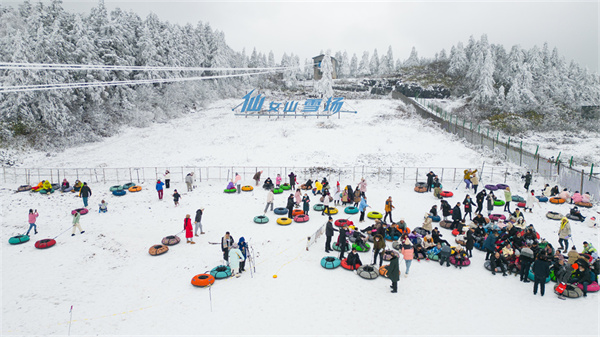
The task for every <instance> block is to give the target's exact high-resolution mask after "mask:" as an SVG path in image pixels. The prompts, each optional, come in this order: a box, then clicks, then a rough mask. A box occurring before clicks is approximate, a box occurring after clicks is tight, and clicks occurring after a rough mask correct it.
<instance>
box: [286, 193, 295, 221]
mask: <svg viewBox="0 0 600 337" xmlns="http://www.w3.org/2000/svg"><path fill="white" fill-rule="evenodd" d="M286 208H287V209H288V218H290V219H293V218H292V211H293V210H294V195H293V194H291V193H290V196H289V197H288V199H287V206H286Z"/></svg>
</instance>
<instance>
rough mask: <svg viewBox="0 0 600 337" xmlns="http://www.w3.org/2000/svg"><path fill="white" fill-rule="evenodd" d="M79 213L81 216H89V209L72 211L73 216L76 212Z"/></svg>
mask: <svg viewBox="0 0 600 337" xmlns="http://www.w3.org/2000/svg"><path fill="white" fill-rule="evenodd" d="M77 211H78V212H79V214H80V215H84V214H88V212H89V211H88V209H87V208H77V209H74V210H72V211H71V215H75V212H77Z"/></svg>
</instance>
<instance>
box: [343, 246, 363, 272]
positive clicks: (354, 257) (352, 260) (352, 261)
mask: <svg viewBox="0 0 600 337" xmlns="http://www.w3.org/2000/svg"><path fill="white" fill-rule="evenodd" d="M346 263H348V265H349V266H350V267H352V270H354V269H355V268H356V265H359V266H362V262H361V261H360V257H359V256H358V253H357V252H356V248H352V251H351V252H350V253H349V254H348V258H347V259H346Z"/></svg>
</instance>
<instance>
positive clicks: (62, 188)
mask: <svg viewBox="0 0 600 337" xmlns="http://www.w3.org/2000/svg"><path fill="white" fill-rule="evenodd" d="M71 190H73V187H71V186H70V185H69V181H68V180H67V179H63V182H62V184H61V185H60V191H61V192H69V191H71Z"/></svg>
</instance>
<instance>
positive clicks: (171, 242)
mask: <svg viewBox="0 0 600 337" xmlns="http://www.w3.org/2000/svg"><path fill="white" fill-rule="evenodd" d="M179 241H181V239H180V238H179V237H178V236H176V235H169V236H165V237H164V238H163V239H162V241H161V243H162V244H163V245H167V246H175V245H176V244H178V243H179Z"/></svg>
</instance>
